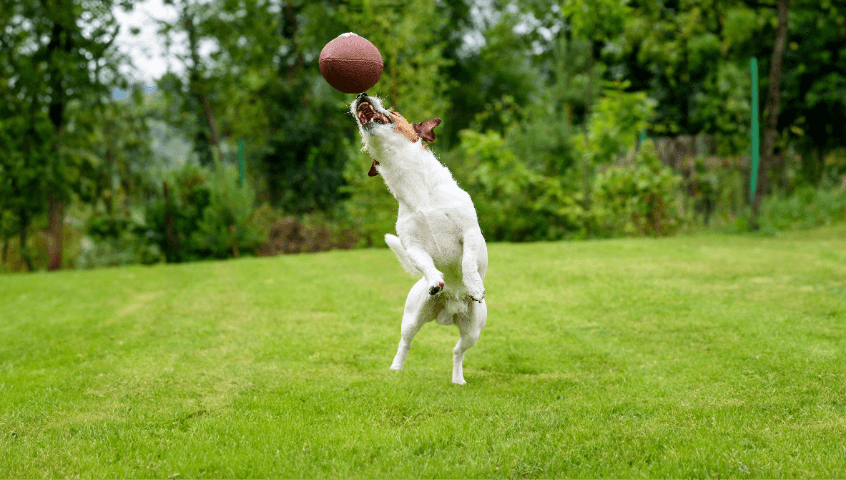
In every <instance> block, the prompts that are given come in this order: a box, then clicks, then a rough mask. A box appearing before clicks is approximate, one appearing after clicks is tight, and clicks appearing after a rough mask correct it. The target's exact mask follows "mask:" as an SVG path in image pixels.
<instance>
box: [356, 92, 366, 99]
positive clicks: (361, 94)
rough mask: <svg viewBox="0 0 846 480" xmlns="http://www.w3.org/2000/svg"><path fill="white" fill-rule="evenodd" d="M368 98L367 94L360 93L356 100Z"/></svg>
mask: <svg viewBox="0 0 846 480" xmlns="http://www.w3.org/2000/svg"><path fill="white" fill-rule="evenodd" d="M366 96H367V92H361V93H359V94H358V95H356V96H355V99H356V100H358V99H360V98H363V97H366Z"/></svg>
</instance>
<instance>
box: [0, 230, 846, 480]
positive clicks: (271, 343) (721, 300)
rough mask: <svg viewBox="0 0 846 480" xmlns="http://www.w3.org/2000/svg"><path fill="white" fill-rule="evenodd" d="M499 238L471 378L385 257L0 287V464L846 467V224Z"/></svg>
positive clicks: (219, 469)
mask: <svg viewBox="0 0 846 480" xmlns="http://www.w3.org/2000/svg"><path fill="white" fill-rule="evenodd" d="M488 248H489V254H490V267H489V268H488V277H487V280H486V282H485V287H486V290H487V293H486V297H485V298H486V299H487V301H488V309H489V316H488V323H487V327H486V328H485V330H484V331H483V332H482V336H481V338H480V340H479V343H478V345H477V346H476V347H475V348H473V349H472V350H470V351H469V352H468V353H467V357H466V360H465V363H464V374H465V378H466V379H467V382H468V383H467V385H465V386H463V387H460V386H457V385H453V384H452V383H451V382H450V378H451V368H452V347H453V346H454V345H455V342H456V340H457V338H458V337H457V335H458V333H457V329H456V327H455V326H449V327H444V326H440V325H437V324H435V323H434V322H433V323H430V324H428V325H427V326H426V327H424V328H423V330H422V331H421V332H420V333H419V334H418V335H417V337H416V338H415V340H414V343H413V345H412V348H411V353H410V354H409V357H408V362H407V363H406V366H405V371H404V372H393V371H389V370H388V367H389V366H390V364H391V360H392V359H393V356H394V354H395V353H396V345H397V342H398V341H399V326H400V318H401V315H402V308H403V302H404V301H405V295H406V293H407V292H408V289H409V288H410V287H411V285H412V283H413V282H414V280H413V279H412V278H410V277H408V276H406V275H405V274H404V273H403V271H402V269H401V268H400V265H399V263H398V262H397V260H396V259H395V258H394V256H393V254H392V253H391V252H390V251H389V250H387V249H381V250H366V251H335V252H328V253H321V254H313V255H293V256H280V257H275V258H263V259H258V258H249V259H241V260H235V261H225V262H207V263H195V264H188V265H168V266H157V267H133V268H122V269H105V270H98V271H67V272H59V273H51V274H46V273H39V274H29V275H20V274H18V275H3V276H0V477H87V478H90V477H159V478H165V477H173V478H176V477H178V478H189V477H439V478H455V477H564V476H567V477H721V478H724V477H846V226H839V227H829V228H825V229H819V230H812V231H806V232H796V233H790V234H786V235H784V236H781V237H778V238H763V237H753V236H722V235H716V234H707V235H697V236H689V237H679V238H670V239H659V240H653V239H622V240H609V241H591V242H567V243H533V244H491V245H489V246H488Z"/></svg>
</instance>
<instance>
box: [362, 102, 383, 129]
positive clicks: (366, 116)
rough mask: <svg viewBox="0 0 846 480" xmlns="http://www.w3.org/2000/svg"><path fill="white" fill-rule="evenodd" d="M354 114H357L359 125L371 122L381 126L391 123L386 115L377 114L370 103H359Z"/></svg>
mask: <svg viewBox="0 0 846 480" xmlns="http://www.w3.org/2000/svg"><path fill="white" fill-rule="evenodd" d="M356 113H358V123H359V124H361V125H364V124H366V123H368V122H371V121H373V122H376V123H381V124H382V125H386V124H388V123H391V119H390V118H388V116H387V115H385V114H383V113H379V112H377V111H376V109H375V108H373V105H371V104H370V102H361V103H359V104H358V108H357V109H356Z"/></svg>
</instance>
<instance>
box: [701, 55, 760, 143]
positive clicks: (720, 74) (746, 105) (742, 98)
mask: <svg viewBox="0 0 846 480" xmlns="http://www.w3.org/2000/svg"><path fill="white" fill-rule="evenodd" d="M750 83H751V81H750V78H749V71H748V68H745V65H744V68H742V67H740V66H738V65H735V64H732V63H721V64H720V66H719V67H718V69H717V70H716V71H712V72H709V73H708V77H707V78H706V79H705V82H704V84H703V86H702V89H701V90H700V91H699V92H697V93H695V94H694V95H693V97H692V98H691V101H692V102H693V105H694V111H693V114H692V116H691V120H692V121H694V122H697V123H698V124H700V125H702V128H703V129H704V130H705V131H706V132H713V133H714V135H715V137H716V141H717V152H716V153H717V154H718V155H737V154H743V153H747V152H748V151H749V143H750V141H749V122H750V118H751V111H750V110H751V107H750V100H749V96H750V93H749V91H750V90H749V87H750Z"/></svg>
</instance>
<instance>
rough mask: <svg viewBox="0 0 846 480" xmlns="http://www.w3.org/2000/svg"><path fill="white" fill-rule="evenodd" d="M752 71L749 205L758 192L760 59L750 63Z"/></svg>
mask: <svg viewBox="0 0 846 480" xmlns="http://www.w3.org/2000/svg"><path fill="white" fill-rule="evenodd" d="M749 68H750V69H751V70H752V174H751V175H750V176H749V203H754V202H755V191H756V190H758V158H759V154H760V151H759V150H760V149H759V145H758V59H757V58H754V57H753V58H752V60H750V61H749Z"/></svg>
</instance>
